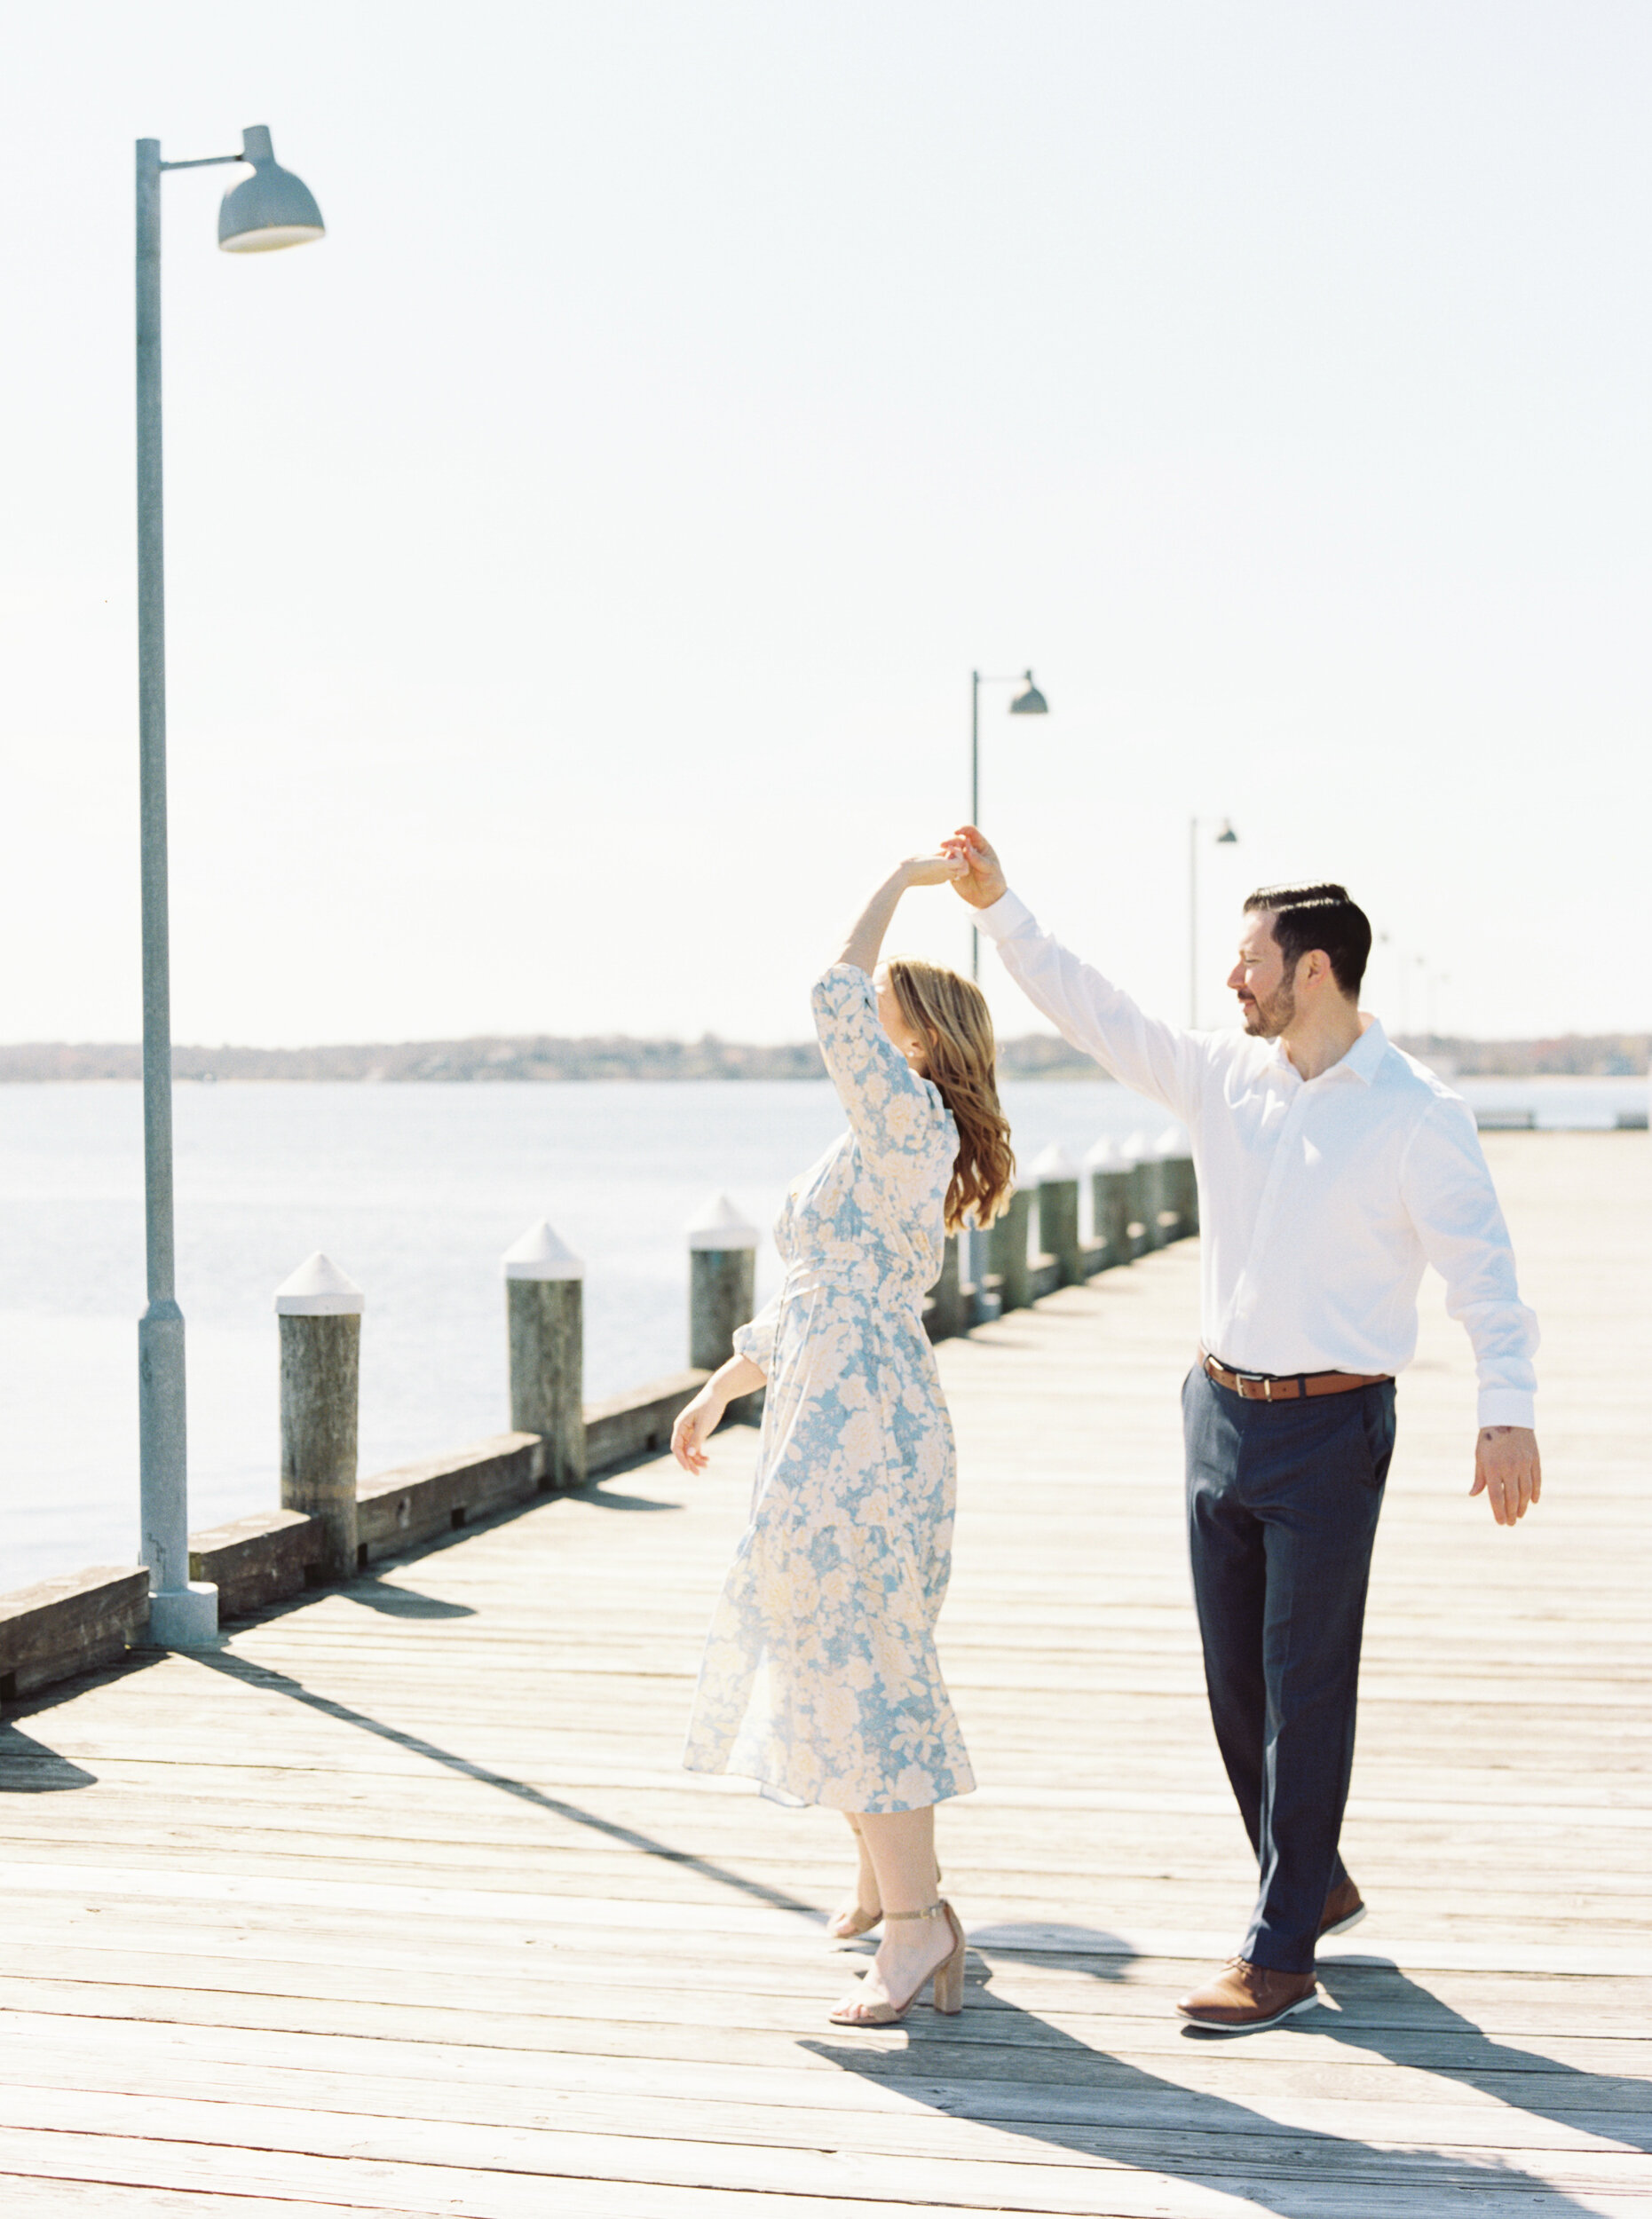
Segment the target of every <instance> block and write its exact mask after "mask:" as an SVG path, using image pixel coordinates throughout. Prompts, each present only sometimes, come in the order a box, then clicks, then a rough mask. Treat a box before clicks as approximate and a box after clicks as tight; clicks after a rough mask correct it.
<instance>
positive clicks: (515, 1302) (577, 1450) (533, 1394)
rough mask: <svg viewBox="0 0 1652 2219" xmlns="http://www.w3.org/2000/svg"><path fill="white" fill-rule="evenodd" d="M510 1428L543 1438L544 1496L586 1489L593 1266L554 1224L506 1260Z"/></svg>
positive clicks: (539, 1476)
mask: <svg viewBox="0 0 1652 2219" xmlns="http://www.w3.org/2000/svg"><path fill="white" fill-rule="evenodd" d="M503 1262H504V1267H505V1319H506V1325H507V1329H508V1331H509V1333H510V1425H511V1430H512V1431H513V1432H514V1433H537V1434H538V1435H539V1437H540V1440H539V1447H538V1448H537V1449H535V1450H534V1462H533V1471H534V1480H535V1481H536V1482H537V1483H538V1485H539V1486H540V1487H541V1489H551V1488H564V1487H583V1486H584V1484H585V1267H584V1265H583V1264H582V1263H581V1261H580V1260H579V1258H578V1257H577V1256H576V1255H574V1253H573V1251H572V1250H571V1249H570V1248H568V1247H567V1246H566V1244H565V1243H564V1242H563V1240H562V1239H561V1237H560V1236H559V1235H558V1234H557V1233H556V1232H555V1231H554V1230H553V1229H552V1228H551V1226H550V1225H549V1222H548V1220H545V1219H543V1218H541V1220H540V1221H539V1223H538V1224H537V1225H530V1226H529V1228H528V1229H527V1231H526V1233H524V1234H523V1236H522V1237H521V1239H520V1240H518V1241H513V1242H512V1243H511V1244H510V1247H509V1248H508V1249H506V1251H505V1252H504V1257H503Z"/></svg>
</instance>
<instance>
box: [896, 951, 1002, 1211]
mask: <svg viewBox="0 0 1652 2219" xmlns="http://www.w3.org/2000/svg"><path fill="white" fill-rule="evenodd" d="M889 986H890V989H891V991H893V993H894V996H895V999H896V1000H897V1002H898V1003H899V1004H900V1007H901V1015H903V1016H904V1017H905V1020H906V1022H907V1023H908V1024H910V1025H911V1027H912V1029H913V1031H914V1032H915V1033H916V1034H917V1036H918V1038H920V1039H921V1041H922V1042H923V1044H924V1046H923V1054H922V1060H921V1062H920V1064H919V1067H918V1068H919V1069H920V1070H921V1071H922V1073H923V1075H924V1077H925V1078H927V1079H928V1080H929V1082H930V1084H931V1085H932V1086H935V1087H936V1088H937V1090H938V1092H939V1094H940V1097H941V1100H942V1101H943V1102H945V1104H946V1106H947V1108H948V1109H950V1110H951V1111H952V1122H953V1124H954V1125H956V1126H957V1127H958V1154H957V1157H956V1158H955V1159H954V1161H953V1164H952V1181H951V1183H950V1184H949V1185H948V1187H947V1189H946V1202H945V1209H944V1212H943V1214H944V1216H945V1223H946V1229H947V1231H948V1232H949V1233H956V1232H957V1231H958V1229H959V1228H960V1226H962V1225H964V1224H966V1223H970V1224H975V1225H991V1223H992V1220H993V1219H994V1218H995V1217H997V1216H998V1214H999V1212H1000V1211H1002V1210H1005V1209H1007V1208H1008V1206H1009V1196H1010V1193H1011V1190H1012V1188H1013V1187H1014V1185H1015V1178H1016V1159H1015V1157H1014V1155H1013V1154H1012V1153H1011V1150H1010V1146H1009V1119H1008V1117H1006V1116H1005V1115H1004V1112H1003V1110H1002V1109H1001V1108H1000V1104H999V1099H998V1044H997V1042H996V1041H995V1040H994V1039H993V1038H992V1016H991V1014H990V1013H989V1011H988V1009H987V1006H986V996H985V995H984V993H983V992H982V991H981V989H980V988H979V987H978V986H977V985H976V983H975V982H974V980H973V979H968V978H960V977H959V975H958V974H957V972H956V971H944V970H943V969H942V968H941V967H940V965H939V964H938V963H921V962H920V961H919V960H918V959H916V957H914V956H896V957H894V958H893V959H891V960H890V962H889Z"/></svg>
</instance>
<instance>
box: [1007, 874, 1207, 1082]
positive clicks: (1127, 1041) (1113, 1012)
mask: <svg viewBox="0 0 1652 2219" xmlns="http://www.w3.org/2000/svg"><path fill="white" fill-rule="evenodd" d="M976 924H977V925H979V927H980V928H981V929H982V931H983V932H984V933H985V934H986V935H987V936H988V937H989V938H990V939H992V940H994V941H996V942H997V944H998V952H999V954H1000V956H1001V957H1002V959H1003V962H1004V968H1005V969H1006V970H1007V971H1008V973H1009V975H1010V976H1011V978H1013V979H1014V980H1015V982H1016V985H1017V986H1019V987H1020V989H1021V991H1022V992H1023V993H1024V995H1025V996H1026V997H1027V999H1028V1000H1029V1001H1030V1002H1032V1005H1033V1007H1035V1008H1037V1009H1041V1010H1042V1011H1043V1013H1044V1015H1046V1016H1047V1018H1049V1019H1050V1021H1051V1023H1053V1024H1054V1025H1055V1029H1056V1031H1058V1032H1059V1033H1060V1034H1061V1036H1062V1038H1063V1040H1067V1041H1070V1042H1071V1045H1072V1046H1074V1047H1075V1048H1078V1049H1079V1051H1080V1052H1081V1053H1082V1054H1085V1055H1088V1056H1093V1057H1094V1058H1095V1061H1096V1062H1098V1063H1099V1064H1100V1065H1101V1067H1102V1069H1103V1070H1104V1071H1109V1072H1111V1074H1112V1076H1113V1078H1117V1079H1118V1080H1119V1081H1121V1082H1122V1084H1123V1085H1125V1086H1133V1087H1134V1089H1135V1091H1136V1093H1137V1094H1146V1095H1148V1096H1149V1097H1150V1099H1151V1100H1152V1101H1154V1102H1163V1103H1164V1105H1165V1107H1166V1109H1169V1110H1171V1111H1172V1112H1174V1115H1175V1116H1176V1117H1180V1118H1182V1120H1183V1122H1184V1123H1190V1122H1191V1120H1192V1117H1193V1116H1194V1113H1195V1111H1196V1109H1197V1108H1198V1079H1199V1066H1200V1061H1201V1059H1200V1054H1199V1048H1198V1042H1197V1040H1196V1038H1195V1037H1194V1036H1193V1034H1191V1033H1189V1032H1182V1031H1179V1030H1178V1029H1177V1028H1176V1027H1175V1026H1174V1025H1169V1024H1166V1023H1163V1022H1162V1021H1161V1020H1160V1019H1159V1018H1157V1017H1150V1016H1148V1015H1147V1014H1146V1012H1145V1011H1143V1010H1142V1009H1140V1008H1138V1007H1137V1006H1136V1004H1135V1003H1134V1002H1133V1001H1132V1000H1131V999H1130V997H1129V995H1128V994H1126V993H1123V992H1121V991H1119V989H1118V987H1117V986H1115V985H1113V984H1112V983H1111V981H1110V980H1108V979H1105V978H1103V976H1102V975H1101V973H1100V972H1099V971H1097V970H1095V969H1093V968H1092V967H1091V966H1090V965H1089V964H1087V963H1081V962H1080V961H1079V959H1078V957H1077V956H1076V955H1074V954H1073V953H1072V952H1071V950H1070V949H1067V948H1064V947H1063V945H1062V944H1061V942H1060V941H1059V940H1057V939H1055V938H1054V937H1053V936H1051V935H1050V934H1049V933H1047V932H1044V931H1042V930H1041V929H1040V928H1039V921H1038V920H1037V918H1036V917H1034V916H1033V914H1032V911H1031V910H1030V909H1029V908H1028V907H1027V905H1026V904H1025V903H1024V901H1023V900H1022V899H1021V897H1020V896H1019V895H1016V894H1005V895H1003V896H1000V899H999V900H997V901H996V902H994V903H993V904H992V907H991V908H990V909H979V910H977V911H976Z"/></svg>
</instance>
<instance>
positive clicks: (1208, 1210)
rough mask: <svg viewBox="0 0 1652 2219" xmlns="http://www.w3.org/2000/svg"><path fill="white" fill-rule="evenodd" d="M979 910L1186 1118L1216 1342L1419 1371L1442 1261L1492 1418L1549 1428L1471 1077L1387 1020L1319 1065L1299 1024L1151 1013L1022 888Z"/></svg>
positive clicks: (1108, 1054) (1143, 1086)
mask: <svg viewBox="0 0 1652 2219" xmlns="http://www.w3.org/2000/svg"><path fill="white" fill-rule="evenodd" d="M976 922H977V923H978V924H979V925H980V927H981V928H982V930H983V931H984V932H986V933H988V934H990V935H991V936H992V939H994V940H995V941H996V942H997V943H998V951H999V953H1000V956H1002V958H1003V959H1004V964H1005V967H1006V968H1007V969H1008V972H1009V975H1010V976H1011V977H1012V978H1013V979H1014V980H1015V981H1016V984H1017V985H1018V986H1019V987H1020V988H1021V989H1022V991H1024V993H1025V994H1026V995H1027V997H1028V999H1030V1000H1031V1001H1032V1002H1033V1003H1034V1004H1035V1005H1036V1006H1037V1007H1039V1009H1041V1010H1042V1011H1043V1012H1044V1014H1045V1015H1046V1016H1047V1017H1049V1018H1051V1019H1053V1020H1054V1022H1055V1025H1056V1026H1057V1027H1058V1029H1059V1030H1060V1031H1061V1033H1062V1036H1063V1038H1065V1039H1067V1040H1070V1041H1071V1043H1072V1045H1073V1046H1074V1047H1076V1048H1080V1049H1082V1050H1083V1052H1084V1053H1085V1054H1087V1055H1091V1056H1094V1057H1095V1061H1096V1062H1098V1063H1099V1064H1101V1066H1102V1068H1103V1070H1107V1071H1111V1073H1112V1075H1113V1077H1114V1078H1118V1079H1120V1080H1122V1081H1123V1083H1124V1084H1125V1085H1126V1086H1132V1087H1134V1089H1135V1090H1136V1092H1137V1093H1138V1094H1148V1095H1150V1096H1151V1098H1152V1099H1153V1100H1154V1101H1155V1102H1163V1104H1164V1105H1165V1107H1166V1109H1169V1110H1171V1111H1173V1112H1174V1114H1175V1116H1177V1117H1180V1118H1181V1119H1182V1123H1183V1124H1184V1125H1186V1126H1187V1128H1188V1131H1189V1133H1190V1135H1191V1137H1192V1141H1193V1159H1194V1162H1195V1164H1196V1165H1197V1166H1198V1188H1199V1231H1200V1240H1201V1246H1202V1255H1201V1317H1202V1325H1203V1333H1204V1340H1205V1347H1206V1349H1208V1351H1209V1352H1210V1354H1212V1355H1213V1356H1214V1357H1216V1358H1217V1359H1218V1360H1219V1362H1221V1363H1223V1364H1224V1365H1226V1366H1227V1367H1228V1368H1229V1369H1230V1370H1236V1371H1246V1372H1274V1373H1284V1374H1289V1373H1291V1372H1300V1371H1355V1372H1398V1371H1402V1370H1404V1368H1405V1366H1406V1365H1407V1364H1408V1363H1409V1362H1411V1357H1412V1356H1413V1355H1414V1354H1415V1353H1416V1348H1417V1290H1418V1287H1419V1284H1420V1283H1421V1281H1422V1275H1423V1267H1424V1265H1425V1264H1432V1265H1433V1266H1434V1267H1435V1270H1436V1271H1437V1272H1438V1273H1439V1274H1440V1275H1441V1277H1442V1278H1443V1280H1444V1281H1445V1286H1446V1307H1447V1309H1448V1310H1449V1311H1450V1315H1452V1316H1453V1317H1454V1318H1458V1319H1460V1320H1461V1322H1462V1323H1463V1324H1464V1326H1465V1327H1466V1329H1467V1332H1468V1337H1469V1339H1470V1340H1471V1341H1472V1342H1473V1343H1474V1356H1475V1361H1476V1364H1477V1367H1478V1372H1479V1379H1480V1423H1481V1424H1482V1425H1531V1423H1532V1422H1533V1401H1532V1398H1533V1395H1534V1394H1535V1392H1536V1388H1537V1374H1536V1372H1535V1370H1533V1368H1532V1361H1531V1359H1532V1355H1533V1353H1534V1351H1535V1350H1536V1348H1537V1319H1536V1317H1535V1316H1534V1315H1532V1313H1531V1312H1530V1311H1529V1309H1527V1308H1526V1307H1525V1305H1524V1304H1523V1303H1522V1301H1521V1299H1520V1296H1519V1293H1518V1291H1517V1289H1516V1286H1515V1281H1514V1252H1513V1251H1512V1250H1511V1248H1510V1246H1509V1238H1508V1228H1507V1227H1506V1225H1505V1224H1504V1222H1503V1212H1502V1211H1501V1210H1500V1209H1499V1208H1498V1198H1497V1196H1496V1193H1495V1192H1494V1191H1493V1188H1492V1185H1491V1174H1490V1172H1489V1171H1488V1169H1487V1168H1486V1159H1485V1157H1484V1155H1483V1154H1482V1151H1481V1147H1480V1137H1479V1134H1478V1133H1477V1132H1476V1130H1475V1127H1474V1112H1473V1110H1471V1109H1470V1108H1469V1106H1468V1104H1467V1103H1466V1102H1465V1101H1464V1100H1463V1099H1462V1097H1461V1095H1460V1094H1452V1093H1451V1091H1450V1088H1449V1087H1447V1086H1443V1085H1442V1083H1441V1082H1440V1080H1439V1079H1437V1078H1435V1075H1434V1073H1433V1072H1432V1071H1430V1070H1427V1068H1426V1066H1425V1065H1423V1064H1421V1063H1418V1062H1413V1061H1412V1059H1411V1057H1410V1056H1409V1055H1405V1054H1402V1053H1401V1051H1400V1050H1399V1049H1398V1048H1396V1047H1395V1046H1393V1045H1392V1043H1391V1042H1390V1041H1389V1039H1388V1037H1387V1034H1386V1033H1385V1032H1384V1031H1383V1029H1382V1027H1381V1026H1380V1025H1379V1024H1378V1023H1374V1022H1373V1023H1370V1024H1368V1025H1367V1027H1366V1030H1365V1031H1364V1032H1363V1035H1362V1036H1361V1038H1359V1039H1358V1040H1357V1041H1356V1043H1355V1045H1354V1046H1353V1047H1351V1048H1350V1049H1349V1050H1348V1054H1346V1055H1345V1056H1344V1057H1343V1058H1342V1060H1341V1062H1339V1063H1334V1064H1332V1067H1331V1069H1330V1070H1325V1071H1322V1072H1321V1073H1320V1074H1319V1076H1318V1078H1310V1079H1307V1080H1304V1079H1303V1078H1302V1077H1301V1076H1300V1073H1299V1072H1298V1071H1297V1070H1296V1069H1295V1067H1294V1066H1293V1065H1292V1062H1291V1060H1290V1058H1289V1056H1288V1055H1286V1054H1285V1052H1284V1043H1283V1042H1282V1041H1279V1040H1259V1039H1255V1038H1252V1037H1251V1036H1250V1035H1249V1034H1248V1033H1243V1032H1183V1031H1180V1030H1179V1029H1178V1028H1177V1027H1176V1026H1174V1025H1169V1024H1165V1023H1161V1022H1160V1021H1159V1020H1158V1019H1157V1018H1154V1017H1150V1016H1148V1015H1145V1014H1144V1012H1143V1011H1142V1010H1141V1009H1139V1008H1138V1007H1136V1005H1135V1003H1134V1002H1133V1001H1132V1000H1131V999H1130V998H1129V996H1128V995H1127V994H1124V993H1121V992H1120V991H1119V990H1118V987H1116V986H1114V985H1111V983H1109V982H1108V981H1107V980H1106V979H1104V978H1103V976H1102V975H1101V974H1100V973H1099V972H1098V971H1095V970H1092V969H1091V967H1089V965H1088V964H1087V963H1081V962H1079V959H1078V958H1077V956H1075V955H1073V954H1071V952H1069V951H1068V950H1067V949H1066V948H1063V946H1062V945H1061V944H1060V942H1059V941H1057V940H1055V939H1052V938H1051V936H1049V934H1048V933H1047V932H1044V931H1042V930H1041V929H1040V928H1039V923H1038V920H1037V919H1036V918H1035V917H1034V916H1033V915H1032V912H1031V911H1030V910H1029V909H1028V908H1027V906H1026V904H1025V903H1024V902H1023V901H1021V900H1020V899H1019V897H1018V896H1016V895H1015V894H1006V895H1005V896H1003V897H1002V899H1001V900H1000V901H997V902H995V903H993V904H992V907H991V908H990V909H982V910H977V911H976Z"/></svg>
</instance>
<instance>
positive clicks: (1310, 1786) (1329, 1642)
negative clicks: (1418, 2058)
mask: <svg viewBox="0 0 1652 2219" xmlns="http://www.w3.org/2000/svg"><path fill="white" fill-rule="evenodd" d="M1182 1421H1183V1429H1184V1432H1185V1434H1186V1439H1187V1457H1188V1547H1189V1553H1190V1556H1191V1559H1192V1564H1193V1596H1194V1600H1195V1603H1196V1604H1197V1606H1198V1621H1199V1634H1200V1638H1201V1639H1202V1640H1203V1642H1204V1645H1205V1686H1206V1688H1207V1689H1208V1690H1209V1693H1210V1714H1211V1719H1212V1722H1213V1725H1215V1728H1216V1741H1217V1744H1218V1746H1219V1747H1220V1749H1221V1757H1222V1762H1223V1764H1225V1765H1226V1766H1227V1768H1228V1778H1229V1780H1230V1781H1232V1783H1233V1792H1234V1794H1235V1796H1236V1797H1237V1799H1238V1804H1239V1812H1240V1815H1241V1817H1242V1818H1243V1819H1244V1820H1245V1831H1246V1832H1247V1833H1248V1834H1249V1836H1250V1837H1251V1845H1252V1847H1253V1849H1254V1850H1255V1852H1256V1857H1257V1862H1258V1865H1259V1867H1260V1868H1261V1873H1260V1879H1261V1884H1260V1887H1259V1890H1258V1893H1257V1898H1256V1910H1255V1913H1254V1915H1253V1918H1252V1920H1251V1931H1250V1932H1249V1934H1248V1935H1247V1936H1246V1938H1245V1945H1244V1948H1243V1951H1242V1953H1241V1954H1243V1955H1245V1956H1246V1957H1248V1958H1249V1959H1250V1960H1251V1962H1252V1963H1253V1964H1258V1965H1267V1966H1269V1967H1271V1968H1272V1969H1273V1970H1275V1971H1279V1972H1308V1971H1311V1970H1313V1963H1314V1942H1315V1938H1316V1934H1317V1932H1318V1929H1319V1921H1320V1918H1321V1915H1322V1914H1323V1912H1324V1903H1325V1898H1326V1896H1327V1895H1328V1894H1329V1893H1330V1891H1331V1890H1332V1887H1334V1886H1336V1885H1337V1884H1338V1883H1340V1881H1341V1880H1343V1879H1344V1878H1346V1876H1347V1875H1346V1874H1345V1872H1344V1870H1343V1866H1342V1860H1341V1858H1340V1856H1339V1855H1338V1853H1337V1841H1338V1836H1340V1833H1341V1831H1342V1812H1343V1806H1344V1805H1345V1804H1346V1803H1347V1801H1348V1776H1349V1774H1350V1773H1351V1772H1352V1770H1353V1765H1354V1711H1355V1704H1356V1696H1357V1693H1358V1687H1359V1646H1360V1635H1361V1632H1362V1631H1363V1626H1364V1621H1365V1590H1366V1586H1367V1584H1368V1582H1369V1579H1370V1575H1371V1544H1372V1542H1373V1541H1374V1540H1375V1539H1376V1535H1377V1517H1378V1513H1379V1511H1380V1510H1381V1508H1382V1489H1383V1485H1384V1482H1385V1481H1387V1476H1388V1464H1389V1460H1390V1458H1391V1457H1392V1456H1393V1454H1394V1383H1393V1381H1392V1380H1385V1381H1384V1382H1383V1383H1382V1385H1380V1386H1368V1387H1355V1388H1352V1389H1350V1391H1349V1392H1348V1394H1324V1395H1318V1396H1315V1397H1313V1398H1312V1399H1308V1398H1304V1399H1302V1400H1300V1401H1297V1402H1246V1401H1245V1400H1244V1399H1242V1398H1241V1397H1240V1396H1239V1395H1237V1394H1235V1393H1234V1392H1233V1391H1232V1389H1231V1388H1229V1387H1220V1386H1217V1385H1216V1384H1215V1382H1214V1381H1213V1380H1212V1379H1210V1378H1207V1377H1206V1376H1205V1373H1204V1371H1202V1370H1200V1369H1199V1368H1198V1366H1197V1365H1195V1367H1194V1369H1193V1370H1191V1371H1190V1372H1189V1374H1188V1377H1187V1379H1186V1382H1185V1383H1184V1385H1183V1386H1182Z"/></svg>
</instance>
